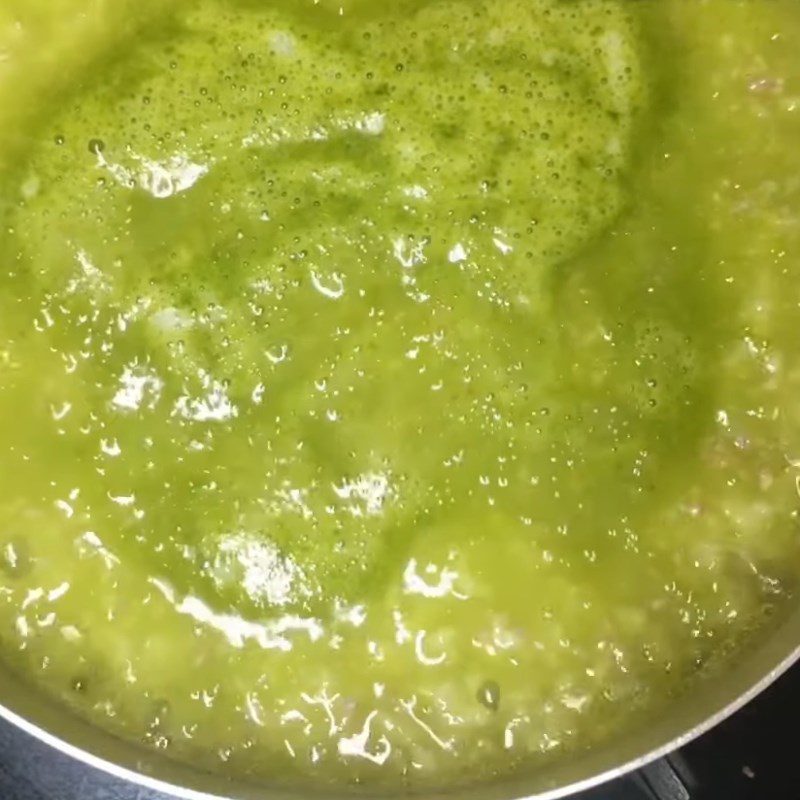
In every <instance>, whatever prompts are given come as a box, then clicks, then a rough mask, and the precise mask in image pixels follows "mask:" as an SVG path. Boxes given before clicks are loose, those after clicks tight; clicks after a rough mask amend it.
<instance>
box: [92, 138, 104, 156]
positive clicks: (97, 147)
mask: <svg viewBox="0 0 800 800" xmlns="http://www.w3.org/2000/svg"><path fill="white" fill-rule="evenodd" d="M105 149H106V144H105V142H104V141H103V140H102V139H89V152H90V153H92V154H94V155H96V156H99V155H100V153H102V152H103V150H105Z"/></svg>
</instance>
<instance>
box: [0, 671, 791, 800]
mask: <svg viewBox="0 0 800 800" xmlns="http://www.w3.org/2000/svg"><path fill="white" fill-rule="evenodd" d="M798 708H800V664H798V665H797V666H795V667H794V669H792V670H790V671H789V672H787V673H786V674H785V675H784V676H783V677H781V678H780V679H779V680H778V681H777V682H776V683H775V684H774V685H773V686H771V687H770V688H769V689H767V691H766V692H764V693H763V694H762V695H760V696H759V697H758V698H756V699H755V700H754V701H752V702H751V703H750V704H748V705H747V706H745V707H744V708H743V709H741V710H740V711H739V712H738V713H736V714H735V715H734V716H733V717H731V718H730V719H728V720H727V721H726V722H723V723H722V724H721V725H719V726H717V727H716V728H715V729H714V730H712V731H710V732H709V733H707V734H705V735H704V736H702V737H700V738H699V739H697V740H696V741H694V742H692V743H690V744H688V745H687V746H686V747H683V748H682V749H681V750H678V751H677V752H675V753H673V754H671V755H670V756H668V757H666V758H663V759H661V760H659V761H656V762H655V763H654V764H651V765H649V766H648V767H645V768H644V769H643V770H640V771H638V772H636V773H633V774H631V775H628V776H625V777H623V778H619V779H617V780H616V781H612V782H611V783H608V784H606V785H604V786H601V787H598V788H596V789H592V790H590V791H588V792H583V793H581V794H579V795H575V796H574V797H573V798H571V800H798V799H800V780H798V778H797V775H796V766H797V765H796V764H795V763H794V758H797V755H798V752H800V746H798V739H797V736H796V733H795V732H794V728H795V722H796V711H797V709H798ZM0 800H172V798H171V797H169V796H167V795H164V794H161V793H159V792H155V791H152V790H150V789H143V788H139V787H137V786H135V785H133V784H130V783H126V782H125V781H121V780H118V779H116V778H112V777H110V776H107V775H105V774H104V773H101V772H98V771H97V770H93V769H90V768H89V767H86V766H85V765H83V764H81V763H79V762H77V761H74V760H73V759H70V758H68V757H67V756H64V755H62V754H61V753H58V752H56V751H54V750H52V749H51V748H49V747H47V746H46V745H44V744H42V743H41V742H39V741H37V740H35V739H33V738H32V737H30V736H28V735H27V734H25V733H23V732H21V731H19V730H17V729H16V728H14V727H13V726H11V725H9V724H8V723H6V722H4V721H2V720H0Z"/></svg>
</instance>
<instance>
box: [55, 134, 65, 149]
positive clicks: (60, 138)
mask: <svg viewBox="0 0 800 800" xmlns="http://www.w3.org/2000/svg"><path fill="white" fill-rule="evenodd" d="M65 141H66V139H65V138H64V137H63V136H62V135H61V134H60V133H59V134H58V136H56V138H55V142H56V144H57V145H58V146H59V147H60V146H61V145H62V144H64V142H65Z"/></svg>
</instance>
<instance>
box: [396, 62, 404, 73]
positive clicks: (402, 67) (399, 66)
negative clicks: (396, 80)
mask: <svg viewBox="0 0 800 800" xmlns="http://www.w3.org/2000/svg"><path fill="white" fill-rule="evenodd" d="M394 68H395V71H396V72H402V71H403V69H404V68H405V67H404V66H403V65H402V64H395V65H394Z"/></svg>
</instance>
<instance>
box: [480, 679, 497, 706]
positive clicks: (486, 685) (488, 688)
mask: <svg viewBox="0 0 800 800" xmlns="http://www.w3.org/2000/svg"><path fill="white" fill-rule="evenodd" d="M476 697H477V698H478V702H479V703H480V704H481V705H482V706H483V707H484V708H488V709H489V710H490V711H497V710H498V709H499V708H500V685H499V684H498V683H497V681H484V682H483V683H482V684H481V685H480V686H479V687H478V691H477V693H476Z"/></svg>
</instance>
